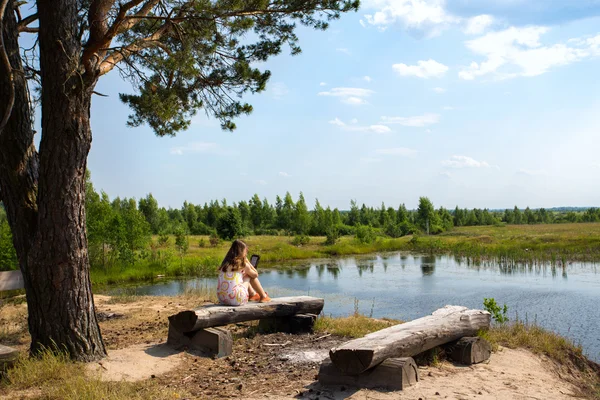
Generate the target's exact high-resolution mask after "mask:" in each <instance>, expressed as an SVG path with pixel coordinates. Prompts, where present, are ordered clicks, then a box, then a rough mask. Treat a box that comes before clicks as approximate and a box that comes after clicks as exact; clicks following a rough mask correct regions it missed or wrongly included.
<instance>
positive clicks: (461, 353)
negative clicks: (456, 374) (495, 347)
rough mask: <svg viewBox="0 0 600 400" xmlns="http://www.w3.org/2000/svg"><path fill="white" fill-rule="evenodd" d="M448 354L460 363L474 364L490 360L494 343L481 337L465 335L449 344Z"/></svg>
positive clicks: (447, 347)
mask: <svg viewBox="0 0 600 400" xmlns="http://www.w3.org/2000/svg"><path fill="white" fill-rule="evenodd" d="M446 354H448V356H449V357H450V359H452V360H453V361H455V362H457V363H459V364H463V365H472V364H477V363H480V362H484V361H486V360H488V359H489V358H490V355H491V354H492V345H491V344H490V343H489V342H488V341H487V340H485V339H482V338H480V337H464V338H462V339H460V340H459V341H458V342H454V343H450V344H448V345H447V346H446Z"/></svg>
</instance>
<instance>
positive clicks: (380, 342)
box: [329, 306, 490, 375]
mask: <svg viewBox="0 0 600 400" xmlns="http://www.w3.org/2000/svg"><path fill="white" fill-rule="evenodd" d="M489 326H490V313H488V312H487V311H482V310H469V309H467V308H466V307H460V306H445V307H444V308H441V309H439V310H437V311H434V312H433V314H432V315H429V316H427V317H423V318H419V319H415V320H414V321H410V322H406V323H404V324H399V325H394V326H392V327H390V328H386V329H382V330H380V331H377V332H373V333H370V334H368V335H366V336H364V337H362V338H360V339H355V340H351V341H349V342H346V343H343V344H342V345H341V346H339V347H336V348H333V349H331V350H330V351H329V357H330V358H331V361H332V362H333V363H334V364H335V366H336V367H338V368H339V369H340V370H341V371H342V372H344V373H346V374H349V375H358V374H360V373H361V372H363V371H366V370H367V369H369V368H372V367H374V366H375V365H377V364H379V363H381V362H382V361H383V360H385V359H388V358H395V357H412V356H415V355H417V354H419V353H422V352H423V351H426V350H429V349H432V348H434V347H436V346H439V345H442V344H445V343H448V342H452V341H455V340H458V339H460V338H461V337H463V336H475V335H476V334H477V332H478V331H479V330H480V329H487V328H489Z"/></svg>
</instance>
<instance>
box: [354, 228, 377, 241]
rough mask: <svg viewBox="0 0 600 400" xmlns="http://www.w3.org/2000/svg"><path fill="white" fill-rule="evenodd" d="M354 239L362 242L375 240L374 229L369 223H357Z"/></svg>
mask: <svg viewBox="0 0 600 400" xmlns="http://www.w3.org/2000/svg"><path fill="white" fill-rule="evenodd" d="M356 239H357V240H358V241H359V242H361V243H363V244H370V243H373V242H374V241H375V231H374V230H373V227H372V226H371V225H358V226H357V227H356Z"/></svg>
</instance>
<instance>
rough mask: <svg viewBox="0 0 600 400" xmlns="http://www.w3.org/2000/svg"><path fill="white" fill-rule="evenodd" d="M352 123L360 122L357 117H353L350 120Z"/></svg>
mask: <svg viewBox="0 0 600 400" xmlns="http://www.w3.org/2000/svg"><path fill="white" fill-rule="evenodd" d="M350 123H351V124H358V120H357V119H356V118H352V119H351V120H350Z"/></svg>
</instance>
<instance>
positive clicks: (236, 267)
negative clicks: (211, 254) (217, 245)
mask: <svg viewBox="0 0 600 400" xmlns="http://www.w3.org/2000/svg"><path fill="white" fill-rule="evenodd" d="M247 248H248V246H247V245H246V243H244V242H242V241H241V240H238V239H236V240H234V241H233V243H232V244H231V247H230V248H229V251H228V252H227V255H225V258H224V259H223V262H222V263H221V266H220V267H219V270H220V271H223V272H234V271H240V270H242V269H243V268H244V267H245V265H246V257H245V256H244V250H246V249H247Z"/></svg>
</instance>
